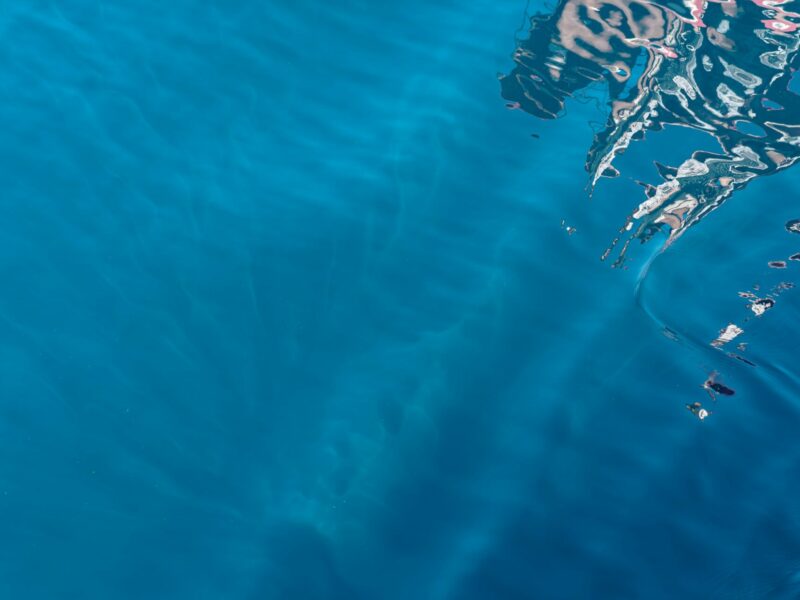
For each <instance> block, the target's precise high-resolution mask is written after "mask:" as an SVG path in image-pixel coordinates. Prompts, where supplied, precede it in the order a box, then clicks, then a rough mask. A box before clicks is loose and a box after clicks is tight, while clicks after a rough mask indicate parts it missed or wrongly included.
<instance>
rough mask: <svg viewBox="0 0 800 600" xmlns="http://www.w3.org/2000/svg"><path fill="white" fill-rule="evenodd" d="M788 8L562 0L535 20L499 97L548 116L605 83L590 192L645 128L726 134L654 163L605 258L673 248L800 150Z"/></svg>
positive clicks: (776, 1) (590, 161)
mask: <svg viewBox="0 0 800 600" xmlns="http://www.w3.org/2000/svg"><path fill="white" fill-rule="evenodd" d="M787 4H788V1H787V0H730V1H725V2H705V1H704V0H693V1H691V2H690V1H689V0H687V3H686V4H680V3H678V2H673V1H669V0H659V1H657V2H643V1H637V0H565V1H563V2H561V3H560V4H559V5H558V7H557V8H556V10H555V11H554V12H553V13H552V14H550V15H545V16H541V15H540V16H535V17H533V18H532V20H531V24H532V27H531V31H530V36H529V37H528V39H526V40H524V41H522V42H521V43H520V45H519V47H518V48H517V49H516V51H515V53H514V61H515V62H516V67H515V68H514V70H513V71H512V72H511V73H510V74H508V75H507V76H505V77H503V78H501V86H502V95H503V97H504V98H506V99H507V100H508V101H509V102H510V103H511V104H510V106H512V107H513V108H519V109H521V110H524V111H526V112H528V113H530V114H532V115H535V116H537V117H540V118H543V119H553V118H556V117H558V116H559V115H560V114H562V112H563V110H564V103H565V100H566V98H568V97H569V96H571V95H573V94H575V93H576V92H577V91H579V90H581V89H583V88H586V87H587V86H589V85H591V84H601V85H605V86H606V87H607V90H608V94H609V116H608V121H607V123H606V125H605V127H604V128H603V129H602V130H601V131H600V132H598V133H597V134H596V135H595V138H594V141H593V143H592V146H591V148H590V149H589V152H588V156H587V160H586V169H587V171H588V172H589V181H590V186H591V188H592V189H593V188H594V186H595V185H596V184H597V182H598V180H599V179H600V178H603V177H615V176H617V175H618V174H619V172H618V170H617V169H616V168H615V166H614V162H615V159H616V158H617V157H618V156H619V155H620V154H622V153H623V152H624V151H625V150H626V149H627V148H628V147H629V146H630V145H631V144H632V143H633V142H635V141H637V140H641V139H643V138H644V136H645V134H646V133H647V132H649V131H658V130H661V129H663V128H664V127H665V126H668V125H679V126H683V127H689V128H692V129H695V130H698V131H702V132H706V133H708V134H709V135H713V136H714V137H715V138H716V139H717V140H718V142H719V147H720V149H719V151H717V152H708V151H703V150H694V151H691V150H689V152H687V156H686V157H685V159H684V160H683V162H682V163H681V164H678V165H673V166H665V165H660V164H657V167H658V171H659V176H660V177H659V180H658V181H655V182H652V183H644V184H643V185H644V198H643V200H642V201H641V202H640V203H639V204H638V206H636V207H635V209H634V210H633V211H632V212H631V214H630V216H629V217H628V219H627V221H626V223H624V224H623V226H622V227H621V229H620V237H618V238H616V239H614V240H613V242H612V243H611V245H610V246H609V248H608V249H607V250H606V252H605V253H604V254H603V257H602V258H603V259H606V258H607V257H609V256H611V255H612V254H614V253H615V251H616V255H615V256H616V258H615V261H614V264H615V265H619V264H621V263H622V261H623V260H624V258H625V253H626V251H627V249H628V246H629V244H630V243H631V241H632V240H634V239H639V240H641V241H642V242H644V241H647V240H649V239H650V238H651V237H652V236H653V235H654V234H655V233H656V232H658V231H660V230H663V231H664V232H665V233H667V234H668V237H667V241H666V245H669V244H671V243H672V242H673V241H674V240H675V239H677V238H678V237H679V236H680V235H682V234H683V233H684V232H685V231H686V230H687V229H688V228H689V227H691V226H692V225H694V224H695V223H697V222H698V221H700V220H701V219H702V218H703V217H704V216H706V215H707V214H708V213H710V212H711V211H713V210H714V209H716V208H717V207H719V206H720V205H721V204H722V203H723V202H724V201H725V200H727V199H728V198H730V197H731V195H732V194H733V193H734V192H735V191H736V190H738V189H741V188H742V187H744V186H745V185H747V183H748V182H749V181H750V180H751V179H753V178H755V177H758V176H761V175H768V174H772V173H776V172H778V171H780V170H783V169H785V168H787V167H789V166H791V165H792V164H794V162H795V161H796V160H797V159H798V157H800V98H798V96H797V95H796V94H794V93H793V92H792V91H790V90H789V87H790V85H791V79H792V73H793V71H794V68H793V67H794V66H795V65H796V63H797V54H798V53H797V50H798V44H799V43H800V38H799V37H798V36H799V35H800V32H798V31H797V27H798V23H800V15H798V14H797V13H794V12H790V11H789V10H787V9H786V5H787ZM791 225H792V224H791V223H790V224H787V229H790V230H794V228H793V227H791ZM620 242H621V245H619V247H618V244H619V243H620ZM778 262H780V261H774V263H775V264H774V265H773V266H776V267H777V266H779V265H778V264H777V263H778ZM784 266H785V263H784ZM729 337H730V338H731V339H732V337H735V336H734V335H732V332H728V333H727V334H723V335H722V336H720V338H719V339H718V340H717V341H718V343H720V344H721V343H725V342H726V341H727V339H726V338H729Z"/></svg>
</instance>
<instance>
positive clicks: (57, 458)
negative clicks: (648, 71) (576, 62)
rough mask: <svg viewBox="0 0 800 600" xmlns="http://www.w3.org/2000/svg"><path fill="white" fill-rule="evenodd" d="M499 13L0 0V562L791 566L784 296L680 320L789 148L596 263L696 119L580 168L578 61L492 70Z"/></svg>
mask: <svg viewBox="0 0 800 600" xmlns="http://www.w3.org/2000/svg"><path fill="white" fill-rule="evenodd" d="M547 10H552V6H549V5H548V6H545V5H544V4H536V3H532V4H531V6H529V7H527V11H528V13H531V12H534V11H547ZM525 13H526V6H525V2H524V0H523V1H506V2H497V1H493V2H489V1H485V0H475V1H473V2H468V3H464V2H454V1H451V0H431V1H428V2H410V3H388V2H370V1H366V0H343V1H341V2H337V3H332V4H331V3H317V2H306V1H305V0H295V1H293V2H287V1H284V2H281V1H278V2H257V1H255V0H224V1H223V0H217V1H211V0H209V1H206V2H197V1H196V2H189V1H188V0H172V1H170V2H154V1H152V0H150V1H148V0H145V1H143V2H137V3H133V2H121V1H119V0H95V1H89V0H84V1H77V0H76V1H74V2H58V1H56V0H27V1H25V2H22V1H9V2H6V3H5V4H4V6H3V7H2V8H0V32H2V36H3V44H2V46H0V89H1V90H2V95H3V101H2V103H0V123H1V124H2V135H1V136H0V155H1V157H2V160H0V165H2V166H0V172H1V173H2V181H3V183H4V185H3V193H2V195H0V211H1V212H0V229H1V231H0V244H1V247H2V252H0V275H1V276H2V282H3V285H2V292H0V449H1V450H2V461H0V598H8V599H40V598H41V599H62V598H64V599H72V598H75V599H111V598H114V599H117V598H118V599H129V598H130V599H140V598H141V599H145V598H147V599H152V598H158V599H160V598H169V599H172V598H176V599H177V598H180V599H183V598H186V599H192V600H203V599H221V598H226V599H240V598H241V599H246V600H255V599H273V598H275V599H300V600H306V599H308V600H315V599H389V600H391V599H398V600H399V599H411V598H414V599H417V598H419V599H431V600H445V599H452V600H461V599H464V600H473V599H475V600H477V599H518V598H519V599H562V598H563V599H571V598H612V599H618V598H619V599H623V598H645V599H661V598H665V599H666V598H798V597H800V513H799V512H798V510H797V506H798V498H800V478H799V477H798V468H800V445H798V444H797V442H796V440H797V431H798V427H799V426H800V405H798V385H799V384H800V371H798V369H797V365H796V359H797V356H798V349H799V348H800V337H798V334H800V329H799V328H798V323H800V320H798V318H799V317H800V301H799V300H798V292H797V291H796V290H787V291H786V292H785V293H782V294H781V295H780V298H779V299H778V305H777V306H776V308H775V310H773V311H771V312H770V314H767V315H764V316H763V318H759V319H757V320H756V319H751V320H750V321H748V323H747V324H746V325H745V329H746V339H747V343H748V346H747V351H746V352H745V353H744V356H746V357H747V359H748V360H749V361H751V362H753V363H754V364H756V365H757V366H755V367H753V366H750V365H748V364H746V363H744V362H742V361H740V360H734V359H732V358H731V357H730V356H727V355H726V353H725V352H722V351H720V350H719V349H716V348H713V347H711V346H710V345H709V342H710V341H711V340H713V339H714V338H715V337H716V336H717V334H718V332H719V330H720V329H721V328H723V327H725V326H726V325H727V324H728V323H733V322H736V323H739V324H742V323H743V322H744V320H745V318H747V316H748V314H750V311H748V310H747V308H746V305H745V301H744V300H742V299H741V298H740V297H738V296H737V292H739V291H743V290H749V289H750V288H751V287H752V286H753V285H754V284H759V285H760V286H761V287H762V288H763V289H767V288H769V287H771V286H773V285H775V284H776V283H779V282H780V281H792V280H793V279H795V278H796V277H797V271H798V269H800V263H797V262H791V261H789V263H788V264H787V268H786V269H782V270H779V269H770V268H769V267H768V266H767V263H768V261H771V260H778V259H785V258H786V257H787V256H788V255H789V254H791V253H793V252H798V251H800V237H798V236H793V235H792V234H790V233H787V232H786V231H785V229H784V223H786V221H788V220H790V219H793V218H798V217H800V204H799V203H798V202H797V200H796V197H795V196H796V194H795V192H796V190H797V189H798V185H800V171H795V170H792V169H788V170H785V171H782V172H780V173H777V174H775V175H774V176H772V177H765V178H760V179H756V180H755V181H752V182H751V183H749V185H748V186H747V187H746V188H744V189H741V190H739V191H737V193H736V195H735V196H734V197H733V198H731V199H730V200H729V201H728V202H727V203H726V205H725V206H724V207H722V208H721V209H720V210H718V211H716V212H715V213H714V214H712V215H710V216H708V217H707V218H705V219H704V220H703V222H702V223H700V224H698V225H697V226H695V227H693V228H691V229H689V230H688V231H687V232H686V233H685V235H683V236H682V237H681V238H680V240H678V242H676V243H675V244H673V245H672V246H670V247H669V248H668V250H667V251H664V252H661V251H660V246H659V244H658V243H656V244H648V245H646V246H642V247H637V249H636V252H637V254H636V255H635V256H634V260H632V261H631V262H630V263H629V265H628V268H622V269H619V268H618V269H614V268H612V267H611V265H610V264H609V262H608V261H600V260H599V256H600V255H601V253H602V251H603V249H604V248H605V247H606V246H607V245H608V242H609V241H610V239H611V238H612V237H613V236H614V234H615V232H616V231H617V229H618V228H619V226H620V225H621V224H622V223H624V220H625V215H627V214H628V213H629V212H630V210H631V208H632V207H634V206H635V205H636V204H638V203H639V202H640V201H641V187H640V186H637V185H636V184H635V183H634V182H633V179H634V178H635V177H633V175H635V176H636V177H649V178H650V179H653V178H655V177H656V170H655V168H654V167H653V165H652V161H653V160H654V159H656V160H659V161H661V162H662V163H670V161H671V164H678V163H679V162H680V160H683V159H684V158H685V156H686V145H685V144H687V143H688V144H691V145H692V147H693V148H698V149H699V148H701V147H703V144H709V142H708V140H706V139H705V138H703V137H702V136H701V135H700V134H698V133H697V132H694V131H690V130H687V131H682V130H678V129H669V128H668V129H665V130H664V131H662V132H658V133H657V134H655V135H653V136H651V138H648V140H647V141H646V142H644V143H643V145H642V146H641V147H640V148H639V149H637V152H636V153H633V152H629V153H626V154H625V156H622V157H621V158H620V160H621V162H620V165H618V168H620V169H621V170H623V169H622V167H623V166H624V167H625V168H626V169H627V171H626V176H624V177H621V178H618V179H616V180H613V181H611V182H609V183H607V184H605V183H604V184H602V185H598V187H597V189H596V190H595V191H594V193H593V194H592V196H591V199H590V198H589V195H588V194H587V183H588V176H587V174H586V172H585V171H584V163H585V161H586V152H587V149H588V148H589V146H590V145H591V143H592V139H593V136H594V134H595V132H596V131H598V129H599V128H600V126H601V125H602V123H603V121H604V120H605V119H606V116H607V110H606V109H605V107H604V100H603V98H604V93H605V92H603V91H602V90H601V89H597V90H595V91H592V90H593V89H594V88H592V89H590V90H589V91H588V92H587V93H586V94H585V95H583V96H582V97H577V98H574V99H572V100H570V101H569V102H568V103H567V109H566V113H565V114H564V115H563V116H562V117H561V118H560V119H557V120H544V121H542V120H537V119H535V118H533V117H531V116H530V115H527V114H525V113H524V112H522V111H514V110H508V109H507V108H506V106H505V105H506V102H505V101H504V100H503V98H501V95H500V86H499V85H498V74H502V73H508V72H509V71H510V70H511V69H512V67H513V61H512V53H513V52H514V49H515V47H516V44H517V41H516V40H518V39H520V38H523V37H524V36H525V35H526V31H527V28H528V24H527V21H526V18H525ZM531 134H536V135H538V136H539V137H532V135H531ZM692 136H695V137H692ZM686 140H689V141H688V142H687V141H686ZM711 141H712V142H713V139H712V140H711ZM711 146H713V144H711ZM627 175H631V177H628V176H627ZM562 221H564V223H565V225H563V226H562ZM566 226H569V227H574V228H575V229H576V231H575V233H574V234H573V235H569V234H568V233H567V230H566V229H565V227H566ZM662 241H663V240H662ZM645 269H646V272H645ZM751 316H752V315H751ZM665 328H667V331H666V335H665ZM742 339H744V338H742ZM738 341H739V340H737V342H738ZM713 371H717V372H718V373H719V376H720V377H721V379H722V381H724V382H725V384H726V385H728V386H731V387H732V388H734V389H735V391H736V394H735V395H734V396H730V397H726V396H720V397H719V398H718V399H717V400H716V401H711V400H710V398H709V394H708V393H707V390H704V389H703V387H702V386H703V382H704V381H706V379H707V378H708V377H709V374H710V373H711V372H713ZM695 401H700V402H702V403H703V405H704V406H707V407H708V408H709V410H710V411H711V414H710V416H709V417H708V418H705V419H703V420H701V419H698V418H697V417H696V416H695V415H694V414H693V413H692V412H690V411H689V410H687V409H686V405H687V404H691V403H693V402H695Z"/></svg>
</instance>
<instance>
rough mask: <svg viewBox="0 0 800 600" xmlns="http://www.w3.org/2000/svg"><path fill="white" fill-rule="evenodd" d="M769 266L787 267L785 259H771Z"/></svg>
mask: <svg viewBox="0 0 800 600" xmlns="http://www.w3.org/2000/svg"><path fill="white" fill-rule="evenodd" d="M769 266H770V267H771V268H773V269H785V268H786V261H783V260H771V261H769Z"/></svg>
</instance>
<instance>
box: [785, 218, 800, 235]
mask: <svg viewBox="0 0 800 600" xmlns="http://www.w3.org/2000/svg"><path fill="white" fill-rule="evenodd" d="M786 231H791V232H792V233H800V219H792V220H791V221H787V222H786Z"/></svg>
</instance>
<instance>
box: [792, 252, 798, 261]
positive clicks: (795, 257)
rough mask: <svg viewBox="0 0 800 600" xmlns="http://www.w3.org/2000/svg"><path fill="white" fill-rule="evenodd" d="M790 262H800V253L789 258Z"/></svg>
mask: <svg viewBox="0 0 800 600" xmlns="http://www.w3.org/2000/svg"><path fill="white" fill-rule="evenodd" d="M789 260H800V252H798V253H797V254H792V255H791V256H790V257H789Z"/></svg>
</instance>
